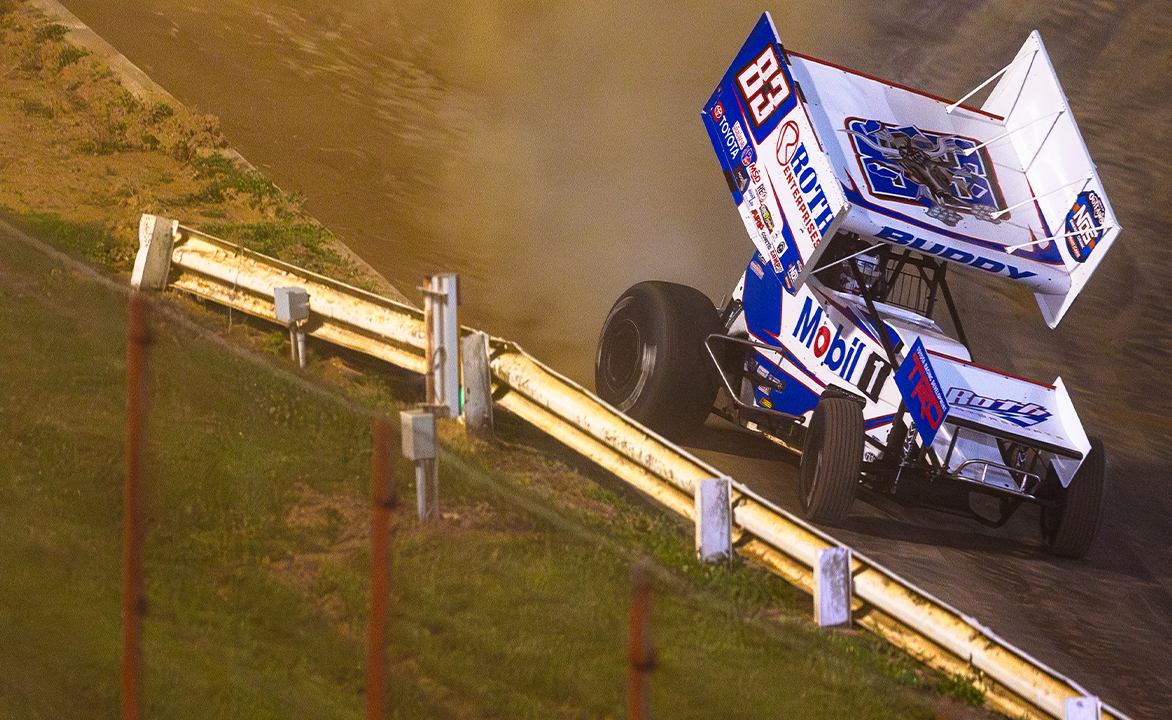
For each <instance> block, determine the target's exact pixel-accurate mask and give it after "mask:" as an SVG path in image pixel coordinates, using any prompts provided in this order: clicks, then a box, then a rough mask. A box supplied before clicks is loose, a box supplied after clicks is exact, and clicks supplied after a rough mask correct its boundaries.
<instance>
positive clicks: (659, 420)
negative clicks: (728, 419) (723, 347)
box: [594, 281, 721, 440]
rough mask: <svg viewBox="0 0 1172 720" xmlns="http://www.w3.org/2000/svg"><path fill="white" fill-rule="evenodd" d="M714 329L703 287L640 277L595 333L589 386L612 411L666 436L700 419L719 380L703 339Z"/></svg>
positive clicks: (681, 433) (695, 426)
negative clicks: (590, 384) (591, 385)
mask: <svg viewBox="0 0 1172 720" xmlns="http://www.w3.org/2000/svg"><path fill="white" fill-rule="evenodd" d="M720 331H721V325H720V315H719V314H718V313H717V311H716V307H715V306H713V304H712V301H711V300H709V299H708V297H707V296H705V295H704V293H702V292H700V291H699V290H694V289H692V288H690V287H687V286H685V285H677V284H675V283H668V282H658V281H651V282H642V283H639V284H638V285H635V286H633V287H632V288H631V289H630V290H627V292H625V293H623V295H622V296H621V297H620V298H619V299H618V301H617V302H615V304H614V307H612V308H611V311H610V314H609V315H608V316H607V318H606V322H604V323H603V325H602V335H601V337H600V338H599V340H598V354H597V356H596V357H595V362H594V387H595V390H596V391H597V392H598V396H599V397H601V398H602V399H603V400H605V401H606V402H608V403H610V404H611V405H614V406H615V407H616V408H617V409H618V410H619V411H621V412H623V413H626V414H627V415H628V416H629V417H631V418H633V419H635V420H637V421H639V422H641V423H643V424H644V425H646V426H647V427H649V428H651V429H652V430H654V431H656V432H658V433H659V434H661V435H663V436H664V437H666V438H668V439H671V440H680V439H684V438H686V437H688V436H689V435H691V434H692V433H694V432H695V431H697V430H699V428H700V427H701V426H702V425H703V424H704V420H705V419H706V418H707V417H708V413H709V412H711V410H712V405H713V403H714V402H715V401H716V391H717V387H718V383H719V381H720V379H719V377H718V376H717V374H716V368H715V366H714V365H713V363H712V359H711V357H709V355H708V350H707V348H706V347H705V345H704V341H705V340H706V339H707V338H708V336H709V335H711V334H713V333H719V332H720Z"/></svg>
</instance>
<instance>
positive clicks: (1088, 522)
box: [1042, 437, 1107, 558]
mask: <svg viewBox="0 0 1172 720" xmlns="http://www.w3.org/2000/svg"><path fill="white" fill-rule="evenodd" d="M1090 440H1091V450H1090V452H1089V453H1087V456H1086V458H1084V459H1083V461H1082V465H1080V466H1079V468H1078V472H1077V473H1075V474H1074V477H1073V478H1071V480H1070V485H1069V486H1067V487H1065V488H1063V487H1061V485H1059V486H1058V490H1057V492H1056V495H1057V500H1058V506H1057V507H1054V508H1042V534H1043V536H1044V537H1045V538H1046V543H1047V545H1048V546H1049V550H1050V553H1051V554H1053V555H1059V556H1062V557H1070V558H1082V557H1086V554H1087V553H1088V552H1089V551H1090V549H1091V545H1092V544H1093V543H1094V541H1095V535H1096V534H1097V533H1098V530H1099V524H1100V522H1101V520H1102V517H1103V505H1104V499H1105V497H1106V494H1107V455H1106V453H1105V451H1104V450H1103V443H1102V442H1101V441H1100V440H1099V439H1098V438H1094V437H1093V438H1091V439H1090ZM1053 482H1054V483H1057V482H1058V478H1057V477H1056V476H1055V477H1054V479H1053Z"/></svg>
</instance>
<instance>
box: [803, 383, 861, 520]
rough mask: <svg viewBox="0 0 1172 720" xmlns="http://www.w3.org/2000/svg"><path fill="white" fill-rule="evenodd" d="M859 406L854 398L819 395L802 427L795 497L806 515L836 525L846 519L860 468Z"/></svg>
mask: <svg viewBox="0 0 1172 720" xmlns="http://www.w3.org/2000/svg"><path fill="white" fill-rule="evenodd" d="M863 432H864V428H863V409H862V408H861V407H859V404H858V403H857V402H855V401H854V400H850V399H848V398H841V397H830V396H823V397H822V399H820V400H819V401H818V406H817V407H815V408H814V415H813V417H812V418H810V427H809V429H807V430H806V445H805V451H804V452H803V453H802V466H801V471H800V473H799V479H798V501H799V503H800V504H801V506H802V511H803V512H804V513H805V514H806V518H808V519H809V520H812V521H814V522H819V523H826V524H828V525H837V524H839V523H841V522H842V521H843V520H844V519H846V515H847V512H849V511H850V508H851V505H852V504H854V501H855V494H856V493H857V492H858V487H859V475H860V473H861V472H862V469H863Z"/></svg>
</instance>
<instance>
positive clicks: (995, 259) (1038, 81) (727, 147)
mask: <svg viewBox="0 0 1172 720" xmlns="http://www.w3.org/2000/svg"><path fill="white" fill-rule="evenodd" d="M763 25H764V26H767V28H768V29H769V30H772V28H773V26H772V22H771V21H769V16H768V14H766V15H765V16H763V18H762V20H761V22H759V23H758V26H757V28H756V29H755V30H754V34H753V35H751V36H750V38H749V42H747V43H746V45H745V47H744V48H742V50H741V53H740V54H739V55H738V56H737V59H736V61H734V63H733V66H732V67H731V68H730V70H729V72H728V73H727V74H726V75H725V78H724V80H723V81H722V83H721V86H720V87H719V88H718V89H717V92H716V93H715V94H714V95H713V97H712V99H710V100H709V103H708V105H706V106H705V120H706V123H707V125H708V128H709V134H710V136H711V137H712V141H713V144H714V146H716V149H717V155H718V156H720V157H721V163H722V165H723V166H724V168H725V171H726V175H728V176H729V177H730V187H732V188H733V196H734V200H736V202H737V204H738V207H739V208H740V209H741V215H742V217H743V218H744V220H745V223H746V227H747V228H748V229H749V234H750V236H751V237H752V238H753V239H754V243H755V244H756V245H757V246H758V250H761V252H762V256H763V257H765V258H767V259H770V260H772V259H773V258H772V257H771V255H770V254H769V252H767V251H766V249H763V246H765V245H768V244H769V241H773V245H772V247H773V248H774V249H776V248H779V247H782V244H781V243H779V242H777V240H775V239H774V238H773V237H772V236H770V235H768V234H767V233H764V232H763V231H762V227H761V225H765V230H768V229H769V226H768V224H765V223H760V222H759V219H760V217H761V216H764V215H767V214H768V213H770V211H772V210H773V209H774V208H776V209H777V212H778V213H780V215H781V216H782V218H783V220H784V222H783V223H782V222H779V223H775V224H776V225H780V226H784V228H793V227H794V226H797V227H799V228H801V227H802V226H803V224H804V222H803V221H804V220H805V215H804V212H805V211H807V210H809V209H811V208H812V207H813V205H811V203H807V204H806V205H805V206H801V205H798V204H796V203H792V204H789V205H787V204H786V201H788V200H789V199H790V197H791V195H792V196H793V197H794V198H798V197H800V198H801V199H805V198H806V197H807V196H806V195H799V192H798V191H801V190H802V189H803V188H804V187H809V188H811V191H813V189H814V188H815V185H814V182H813V181H814V180H817V190H818V191H820V192H822V193H823V195H825V197H826V198H827V203H826V206H827V207H828V208H829V214H825V213H826V212H827V211H826V210H824V209H823V207H822V206H821V204H819V205H818V208H817V209H818V211H819V212H815V213H813V215H812V216H813V217H815V218H819V217H821V218H823V219H824V220H826V222H825V223H824V224H822V225H819V224H818V223H815V225H816V226H817V227H816V229H821V230H824V232H823V233H822V234H821V235H820V236H813V235H811V238H812V240H813V241H812V242H809V243H806V244H804V245H803V243H802V238H801V237H798V234H797V233H794V232H792V231H791V232H790V233H789V234H787V233H786V232H784V231H783V232H782V233H780V235H781V239H782V240H785V241H786V244H785V247H784V249H786V250H789V246H788V238H789V236H790V234H792V235H794V237H795V240H796V244H797V246H798V248H797V257H796V258H794V259H793V260H792V261H791V263H790V264H787V263H786V259H785V258H784V257H781V254H780V253H778V255H779V259H780V260H781V261H782V264H783V265H785V266H786V271H787V272H789V273H791V274H792V275H791V277H790V279H791V281H792V282H793V283H794V284H795V285H796V284H798V283H800V282H802V281H804V278H805V275H804V274H803V271H808V270H809V268H805V267H804V265H805V264H809V263H811V262H814V261H815V260H816V257H817V246H818V242H820V241H821V239H822V237H824V236H825V235H826V234H827V233H830V232H832V231H834V230H837V229H842V230H846V231H849V232H856V233H859V234H860V235H864V236H869V237H872V238H876V239H878V240H882V241H885V242H888V243H891V244H894V245H901V246H905V247H908V248H911V249H914V250H917V251H918V252H921V253H924V254H927V255H933V256H936V257H938V258H940V259H943V260H946V261H949V262H952V263H955V264H959V265H964V266H967V267H968V268H970V269H974V270H979V271H983V272H987V273H990V274H994V275H998V276H1000V277H1003V278H1007V279H1010V280H1013V281H1015V282H1019V283H1022V284H1024V285H1026V286H1027V287H1029V288H1030V289H1031V290H1033V291H1034V293H1035V295H1036V297H1037V299H1038V305H1039V307H1040V308H1041V311H1042V314H1043V316H1044V317H1045V319H1046V322H1047V323H1048V324H1049V325H1050V327H1055V326H1057V324H1058V323H1059V321H1061V319H1062V317H1063V315H1064V314H1065V313H1066V311H1067V310H1068V309H1069V308H1070V305H1071V303H1073V301H1074V299H1075V297H1077V295H1078V293H1079V292H1080V291H1081V289H1082V287H1083V286H1084V285H1085V283H1086V281H1087V280H1088V279H1089V277H1090V276H1091V275H1092V274H1093V273H1094V271H1095V269H1096V268H1097V267H1098V264H1099V262H1100V261H1101V260H1102V258H1103V256H1104V255H1105V254H1106V252H1107V250H1108V249H1109V248H1110V246H1111V244H1112V243H1113V242H1114V240H1115V237H1116V236H1117V235H1118V233H1119V230H1120V229H1119V225H1118V223H1117V222H1116V220H1115V216H1114V213H1113V212H1112V210H1111V206H1110V203H1109V202H1108V200H1107V195H1106V193H1105V192H1104V190H1103V186H1102V183H1101V182H1100V180H1099V177H1098V174H1097V172H1096V170H1095V166H1094V163H1093V162H1092V161H1091V158H1090V155H1089V153H1088V152H1087V149H1086V145H1085V143H1084V142H1083V140H1082V136H1081V134H1080V133H1079V130H1078V125H1077V123H1076V122H1075V120H1074V117H1073V115H1072V114H1071V112H1070V108H1069V105H1068V104H1067V102H1066V97H1065V95H1064V94H1063V92H1062V88H1061V86H1060V84H1059V82H1058V79H1057V77H1056V76H1055V74H1054V69H1053V66H1052V65H1051V64H1050V60H1049V57H1048V56H1047V55H1046V51H1045V48H1044V46H1043V45H1042V42H1041V39H1040V38H1039V36H1038V34H1037V33H1036V32H1035V33H1033V34H1031V35H1030V37H1029V38H1028V39H1027V41H1026V43H1025V45H1024V46H1023V47H1022V49H1021V51H1020V52H1019V53H1018V54H1017V56H1016V57H1015V59H1014V60H1013V62H1012V63H1010V64H1009V65H1008V66H1007V67H1006V68H1005V69H1004V70H1003V71H1002V72H1001V73H999V75H1000V81H999V82H998V84H997V85H996V87H995V88H994V90H993V91H992V93H991V95H990V97H989V99H988V100H987V101H986V103H985V105H984V107H983V108H982V109H980V110H977V109H974V108H970V107H967V106H963V105H960V104H948V103H946V102H945V101H944V100H941V99H939V98H936V97H932V96H929V95H926V94H924V93H919V92H916V91H914V90H910V89H908V88H904V87H900V86H898V85H895V84H892V83H888V82H885V81H882V80H878V79H875V78H872V77H868V76H866V75H862V74H859V73H855V72H852V71H850V70H846V69H844V68H840V67H837V66H834V65H831V64H829V63H825V62H822V61H819V60H815V59H813V58H808V57H803V56H800V55H797V54H794V53H784V52H782V50H781V46H780V43H777V45H776V52H778V53H779V58H780V59H781V60H782V61H783V62H782V68H781V69H782V71H783V73H784V79H785V83H786V87H787V88H790V89H791V91H790V93H789V96H788V97H787V98H786V101H787V102H789V103H791V104H790V105H786V106H782V107H779V108H778V110H779V111H785V115H784V116H783V117H785V119H786V121H787V123H788V122H790V121H791V120H792V122H793V125H792V126H790V125H788V124H787V125H785V126H784V127H787V128H788V127H792V128H794V129H793V130H792V131H786V132H789V134H788V135H783V134H782V133H781V132H780V131H777V130H774V133H775V134H776V142H775V143H774V144H773V145H770V144H769V143H768V142H766V143H759V142H756V141H757V140H758V137H757V136H756V135H754V136H752V138H751V139H752V140H753V141H754V143H755V144H750V145H751V148H750V149H751V150H752V152H751V153H747V152H746V151H745V150H744V149H743V148H741V147H740V145H739V139H738V137H739V136H738V135H737V133H736V127H735V124H730V126H729V127H730V128H731V130H730V131H729V132H724V129H723V128H724V124H723V123H721V122H720V120H719V118H714V113H718V111H719V109H721V108H722V109H724V110H725V111H726V112H727V109H728V106H729V102H728V101H727V99H728V98H730V97H732V98H734V99H735V100H737V101H739V102H740V103H741V104H740V105H739V106H738V109H740V108H741V107H748V108H749V109H750V110H752V109H753V108H754V106H753V105H751V104H748V103H747V102H745V101H744V98H746V97H750V98H751V97H752V96H751V95H747V94H746V93H745V92H744V86H743V84H741V83H740V80H741V78H746V77H747V78H749V79H750V80H752V79H753V78H754V76H753V75H752V73H751V72H749V73H748V74H746V70H745V68H746V67H748V63H750V61H752V60H753V58H754V57H756V56H754V55H753V53H754V52H760V51H761V48H763V47H764V41H763V40H762V39H761V36H762V35H764V34H765V33H764V32H763V31H762V27H763ZM774 37H775V33H774ZM995 77H996V76H995ZM758 107H761V105H758ZM740 119H741V118H740V117H736V118H733V121H732V122H733V123H735V121H737V120H740ZM803 120H804V121H806V123H807V124H802V121H803ZM776 126H781V123H780V122H777V123H776ZM811 134H812V135H813V137H810V135H811ZM729 137H731V140H730V139H729ZM762 139H765V140H769V139H771V138H762ZM722 143H723V144H722ZM791 146H792V147H793V148H795V150H794V151H793V153H792V154H790V153H788V152H786V153H783V152H782V148H783V147H791ZM758 147H760V152H758ZM812 147H816V148H817V150H818V152H817V153H813V152H809V149H810V148H812ZM734 148H735V150H736V151H738V152H740V153H741V156H740V157H739V158H737V157H736V156H735V154H734V152H733V151H734ZM771 148H772V149H773V150H774V153H773V155H774V157H770V153H769V152H768V150H769V149H771ZM798 148H802V149H805V150H806V152H805V153H803V154H802V155H801V158H802V159H804V157H805V156H806V155H809V156H810V157H812V158H813V157H815V156H816V158H817V160H816V161H815V160H811V161H810V162H809V163H808V164H809V166H810V167H812V168H814V174H808V173H805V164H803V168H802V170H803V173H804V174H801V175H797V176H796V178H795V179H796V181H797V182H796V183H795V185H794V187H793V188H791V187H790V186H788V185H786V184H785V183H784V180H785V179H787V178H788V176H787V175H786V174H785V170H786V163H785V162H783V160H785V159H789V160H790V161H792V160H793V159H794V157H798V152H799V150H798ZM734 159H739V160H740V162H741V163H742V164H743V165H744V168H745V169H744V170H743V171H740V172H739V174H738V169H737V168H736V167H735V166H734V165H735V163H734V162H733V161H734ZM762 165H764V166H765V167H764V168H762ZM827 165H828V166H829V168H830V172H831V173H832V174H833V180H830V179H828V178H827V177H826V171H825V167H826V166H827ZM790 167H791V169H792V162H791V163H790ZM764 170H768V171H769V175H768V177H769V178H770V179H772V178H773V177H774V174H775V173H776V174H778V176H779V177H780V178H781V181H780V182H778V181H775V182H772V183H766V184H765V190H766V191H767V192H769V191H770V190H771V189H773V188H774V187H776V189H777V190H778V191H779V192H776V193H773V195H771V196H768V195H767V196H766V197H762V196H761V193H760V192H755V189H756V188H757V185H756V184H755V182H753V178H754V173H758V174H760V175H761V176H762V177H765V175H766V173H765V172H764ZM803 177H805V178H807V179H808V181H809V182H808V183H806V184H803V182H802V178H803ZM742 181H743V182H742ZM830 184H835V185H837V188H835V190H836V191H837V192H833V193H832V192H828V191H827V190H826V189H827V186H828V185H830ZM791 189H792V192H789V191H791ZM787 192H788V193H789V194H787ZM779 195H780V197H779ZM831 198H833V200H831ZM754 211H756V213H754ZM795 263H796V264H797V266H798V268H799V269H798V271H797V272H794V271H793V270H792V268H793V267H794V264H795ZM776 266H777V263H776V262H775V267H776ZM791 292H792V290H791Z"/></svg>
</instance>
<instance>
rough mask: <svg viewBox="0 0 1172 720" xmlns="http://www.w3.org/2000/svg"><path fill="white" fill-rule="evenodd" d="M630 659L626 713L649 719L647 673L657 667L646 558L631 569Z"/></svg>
mask: <svg viewBox="0 0 1172 720" xmlns="http://www.w3.org/2000/svg"><path fill="white" fill-rule="evenodd" d="M627 660H628V662H629V665H630V669H629V670H628V672H627V717H628V718H629V720H647V718H649V717H650V716H651V693H650V688H649V687H648V676H650V675H651V671H652V670H654V669H655V649H654V648H653V647H652V645H651V569H650V567H649V566H648V564H647V562H646V561H639V562H637V563H636V564H635V568H634V570H633V572H632V590H631V607H630V616H629V624H628V634H627Z"/></svg>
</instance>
